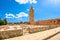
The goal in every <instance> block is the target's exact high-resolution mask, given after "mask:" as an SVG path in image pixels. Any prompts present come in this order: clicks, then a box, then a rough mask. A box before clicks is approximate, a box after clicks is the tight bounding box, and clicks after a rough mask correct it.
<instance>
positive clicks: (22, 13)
mask: <svg viewBox="0 0 60 40" xmlns="http://www.w3.org/2000/svg"><path fill="white" fill-rule="evenodd" d="M20 17H28V14H26V13H25V12H20V13H19V14H16V18H20Z"/></svg>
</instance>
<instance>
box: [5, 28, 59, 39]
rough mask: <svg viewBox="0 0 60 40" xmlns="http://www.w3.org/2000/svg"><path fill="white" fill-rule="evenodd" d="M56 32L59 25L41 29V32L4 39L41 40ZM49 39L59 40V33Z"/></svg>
mask: <svg viewBox="0 0 60 40" xmlns="http://www.w3.org/2000/svg"><path fill="white" fill-rule="evenodd" d="M57 32H60V27H58V28H55V29H51V30H47V31H43V32H38V33H33V34H27V35H24V36H20V37H15V38H10V39H5V40H43V39H45V38H47V37H49V36H51V35H53V34H55V33H57ZM49 40H60V34H57V35H55V36H54V37H52V38H50V39H49Z"/></svg>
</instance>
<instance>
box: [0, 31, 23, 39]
mask: <svg viewBox="0 0 60 40" xmlns="http://www.w3.org/2000/svg"><path fill="white" fill-rule="evenodd" d="M19 35H22V30H9V31H0V38H10V37H14V36H19Z"/></svg>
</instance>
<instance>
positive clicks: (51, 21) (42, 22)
mask: <svg viewBox="0 0 60 40" xmlns="http://www.w3.org/2000/svg"><path fill="white" fill-rule="evenodd" d="M29 16H30V20H29V24H30V25H59V24H60V19H49V20H39V21H34V9H33V7H31V8H30V15H29Z"/></svg>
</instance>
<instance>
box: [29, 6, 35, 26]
mask: <svg viewBox="0 0 60 40" xmlns="http://www.w3.org/2000/svg"><path fill="white" fill-rule="evenodd" d="M30 24H31V25H34V9H33V7H31V8H30Z"/></svg>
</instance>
